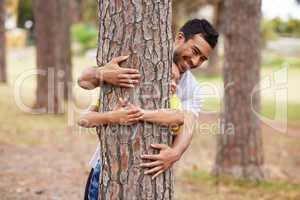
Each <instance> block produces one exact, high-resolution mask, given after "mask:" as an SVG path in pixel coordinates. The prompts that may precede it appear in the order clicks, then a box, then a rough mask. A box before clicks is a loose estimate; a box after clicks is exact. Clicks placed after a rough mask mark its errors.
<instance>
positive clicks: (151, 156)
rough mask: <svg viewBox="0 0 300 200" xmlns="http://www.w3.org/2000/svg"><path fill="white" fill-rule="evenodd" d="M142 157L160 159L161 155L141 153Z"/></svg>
mask: <svg viewBox="0 0 300 200" xmlns="http://www.w3.org/2000/svg"><path fill="white" fill-rule="evenodd" d="M141 158H142V159H148V160H159V158H160V157H159V155H155V154H148V155H141Z"/></svg>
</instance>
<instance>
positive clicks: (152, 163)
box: [140, 160, 161, 167]
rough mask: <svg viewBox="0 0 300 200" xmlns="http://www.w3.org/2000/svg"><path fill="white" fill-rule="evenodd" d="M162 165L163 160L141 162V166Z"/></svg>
mask: <svg viewBox="0 0 300 200" xmlns="http://www.w3.org/2000/svg"><path fill="white" fill-rule="evenodd" d="M159 165H161V161H158V160H157V161H154V162H148V163H142V164H140V167H156V166H159Z"/></svg>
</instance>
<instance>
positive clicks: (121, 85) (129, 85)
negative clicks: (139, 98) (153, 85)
mask: <svg viewBox="0 0 300 200" xmlns="http://www.w3.org/2000/svg"><path fill="white" fill-rule="evenodd" d="M119 86H120V87H124V88H134V85H133V84H128V83H120V84H119Z"/></svg>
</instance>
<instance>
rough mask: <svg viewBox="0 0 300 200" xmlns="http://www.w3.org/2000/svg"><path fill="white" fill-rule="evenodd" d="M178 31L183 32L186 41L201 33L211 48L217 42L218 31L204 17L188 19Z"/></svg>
mask: <svg viewBox="0 0 300 200" xmlns="http://www.w3.org/2000/svg"><path fill="white" fill-rule="evenodd" d="M180 31H181V32H183V34H184V37H185V39H186V41H187V40H189V39H191V38H192V37H193V36H194V35H196V34H201V36H202V37H203V38H204V39H205V40H206V42H208V44H209V45H210V46H211V47H212V48H214V47H215V46H216V44H217V42H218V37H219V33H218V32H217V31H216V30H215V29H214V27H213V26H212V25H211V24H210V23H209V22H208V21H207V20H206V19H192V20H189V21H187V22H186V23H185V24H184V25H183V27H182V28H181V29H180Z"/></svg>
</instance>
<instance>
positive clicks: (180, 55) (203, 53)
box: [173, 32, 213, 73]
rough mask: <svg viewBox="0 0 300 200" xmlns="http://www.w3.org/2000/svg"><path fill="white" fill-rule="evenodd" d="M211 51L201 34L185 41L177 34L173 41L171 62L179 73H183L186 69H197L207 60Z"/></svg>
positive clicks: (180, 33) (180, 34) (182, 35)
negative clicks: (172, 61)
mask: <svg viewBox="0 0 300 200" xmlns="http://www.w3.org/2000/svg"><path fill="white" fill-rule="evenodd" d="M212 50H213V49H212V48H211V46H210V45H209V43H208V42H207V41H206V40H205V39H204V38H203V37H201V34H196V35H194V36H193V37H192V38H191V39H189V40H187V41H186V39H185V37H184V34H183V33H182V32H179V33H178V34H177V35H176V39H175V45H174V54H173V60H174V63H175V64H176V65H177V66H178V69H179V71H180V73H183V72H185V71H186V70H188V69H194V68H197V67H199V66H200V65H201V64H202V63H203V62H204V61H206V60H207V59H208V56H209V55H210V53H211V52H212Z"/></svg>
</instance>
